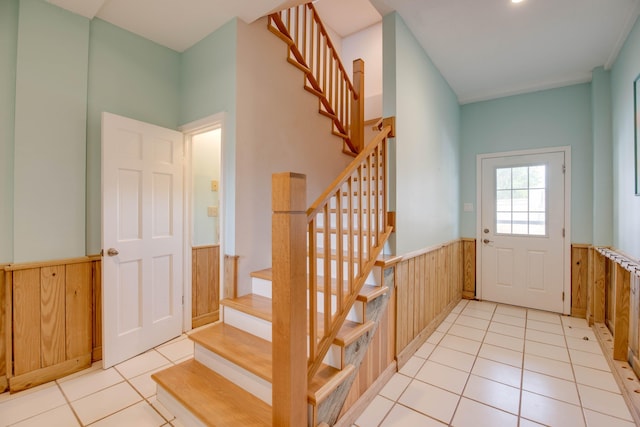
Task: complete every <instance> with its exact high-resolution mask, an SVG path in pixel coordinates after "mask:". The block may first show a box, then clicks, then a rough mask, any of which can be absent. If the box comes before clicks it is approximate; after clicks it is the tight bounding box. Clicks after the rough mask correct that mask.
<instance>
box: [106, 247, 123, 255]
mask: <svg viewBox="0 0 640 427" xmlns="http://www.w3.org/2000/svg"><path fill="white" fill-rule="evenodd" d="M119 253H120V252H118V250H117V249H114V248H109V250H108V251H107V255H109V256H116V255H118V254H119Z"/></svg>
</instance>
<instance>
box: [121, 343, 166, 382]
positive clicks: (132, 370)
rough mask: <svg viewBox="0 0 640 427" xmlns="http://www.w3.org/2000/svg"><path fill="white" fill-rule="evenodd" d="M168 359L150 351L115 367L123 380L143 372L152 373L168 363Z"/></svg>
mask: <svg viewBox="0 0 640 427" xmlns="http://www.w3.org/2000/svg"><path fill="white" fill-rule="evenodd" d="M169 362H170V361H169V359H167V358H166V357H164V356H163V355H161V354H160V353H158V352H157V351H155V350H150V351H148V352H146V353H143V354H141V355H139V356H136V357H134V358H132V359H129V360H127V361H125V362H122V363H120V364H118V365H116V369H117V370H118V372H120V373H121V374H122V376H124V377H125V378H133V377H137V376H138V375H140V374H144V373H145V372H149V371H153V370H154V369H158V368H160V367H162V366H165V365H167V364H168V363H169Z"/></svg>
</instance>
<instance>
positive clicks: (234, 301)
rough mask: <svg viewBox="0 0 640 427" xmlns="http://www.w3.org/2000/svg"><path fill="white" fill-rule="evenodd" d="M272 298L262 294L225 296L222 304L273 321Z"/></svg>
mask: <svg viewBox="0 0 640 427" xmlns="http://www.w3.org/2000/svg"><path fill="white" fill-rule="evenodd" d="M271 304H272V303H271V299H270V298H266V297H263V296H260V295H255V294H247V295H243V296H241V297H237V298H224V299H223V300H221V301H220V305H223V306H226V307H230V308H235V309H236V310H238V311H241V312H243V313H246V314H250V315H252V316H254V317H257V318H259V319H262V320H266V321H268V322H271Z"/></svg>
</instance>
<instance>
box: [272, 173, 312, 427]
mask: <svg viewBox="0 0 640 427" xmlns="http://www.w3.org/2000/svg"><path fill="white" fill-rule="evenodd" d="M271 182H272V192H273V193H272V199H271V200H272V208H273V217H272V225H271V231H272V255H271V256H272V268H273V289H272V292H273V295H272V298H273V301H272V304H273V320H272V341H273V384H272V385H273V389H272V398H273V403H272V406H273V425H274V426H306V425H307V344H306V339H307V330H306V325H307V295H306V292H307V267H306V256H307V239H306V230H307V214H306V203H307V196H306V191H307V190H306V186H307V184H306V176H305V175H302V174H296V173H291V172H284V173H276V174H273V177H272V181H271Z"/></svg>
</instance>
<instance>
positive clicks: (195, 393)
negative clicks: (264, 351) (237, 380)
mask: <svg viewBox="0 0 640 427" xmlns="http://www.w3.org/2000/svg"><path fill="white" fill-rule="evenodd" d="M151 378H152V379H153V380H154V381H155V382H157V383H158V384H159V385H160V386H161V387H162V388H163V389H164V390H165V391H166V392H167V393H168V394H169V395H171V397H173V398H174V399H175V400H176V401H178V402H179V403H180V404H181V405H182V406H184V407H185V408H186V409H187V410H188V411H190V412H191V413H192V414H194V415H195V416H196V417H197V418H198V419H199V420H201V421H202V422H203V423H204V424H205V425H207V426H212V427H240V426H243V427H244V426H256V427H257V426H271V423H272V420H271V418H272V415H271V407H270V406H269V405H267V404H266V403H264V402H263V401H262V400H260V399H258V398H257V397H255V396H253V395H252V394H250V393H248V392H246V391H245V390H243V389H242V388H240V387H238V386H236V385H235V384H233V383H232V382H230V381H228V380H226V379H225V378H223V377H222V376H220V375H218V374H216V373H215V372H213V371H212V370H210V369H208V368H207V367H205V366H204V365H202V364H201V363H199V362H197V361H195V360H193V359H192V360H188V361H186V362H183V363H181V364H179V365H176V366H173V367H171V368H169V369H165V370H163V371H160V372H157V373H155V374H153V375H152V376H151Z"/></svg>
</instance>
